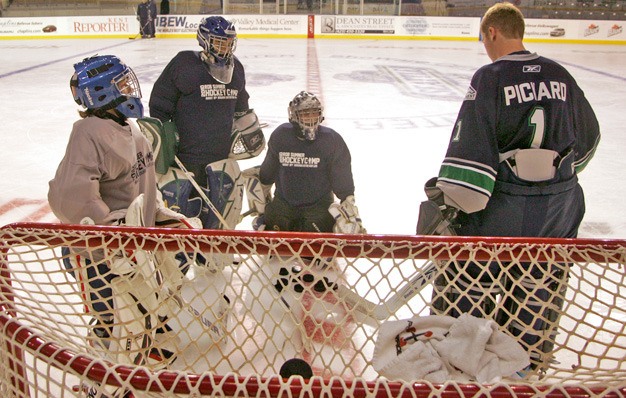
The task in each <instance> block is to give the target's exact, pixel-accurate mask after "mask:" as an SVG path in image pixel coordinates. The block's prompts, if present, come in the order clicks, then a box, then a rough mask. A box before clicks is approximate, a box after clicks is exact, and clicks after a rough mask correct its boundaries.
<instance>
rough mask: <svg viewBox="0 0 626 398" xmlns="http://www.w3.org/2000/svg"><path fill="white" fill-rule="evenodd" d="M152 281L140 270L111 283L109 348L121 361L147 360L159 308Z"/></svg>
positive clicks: (141, 363)
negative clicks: (112, 305) (112, 320)
mask: <svg viewBox="0 0 626 398" xmlns="http://www.w3.org/2000/svg"><path fill="white" fill-rule="evenodd" d="M152 285H153V284H152V283H150V281H149V280H146V278H144V276H143V275H142V274H141V273H140V272H137V273H134V274H132V275H123V276H120V277H119V278H116V279H114V280H113V281H112V283H111V288H112V290H113V293H114V294H113V297H114V301H115V323H114V326H113V328H112V336H111V338H112V341H111V344H110V348H109V349H110V350H111V352H112V353H116V354H117V360H118V362H120V363H126V364H135V365H146V364H150V361H149V358H150V353H151V350H152V348H153V344H154V334H155V331H156V327H157V324H158V317H157V311H158V308H159V300H158V294H157V291H156V290H155V289H154V286H152ZM162 365H165V364H162Z"/></svg>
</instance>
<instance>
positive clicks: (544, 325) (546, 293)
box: [496, 265, 568, 369]
mask: <svg viewBox="0 0 626 398" xmlns="http://www.w3.org/2000/svg"><path fill="white" fill-rule="evenodd" d="M503 279H504V285H505V291H506V292H508V293H507V294H506V295H505V297H504V301H503V309H502V310H501V311H499V312H498V314H497V316H496V321H497V322H498V324H499V325H501V326H503V327H505V328H507V329H508V330H509V331H510V332H511V334H512V335H513V336H521V337H520V338H521V341H522V344H523V345H524V347H525V348H526V350H527V351H528V352H529V354H530V357H531V367H532V368H533V369H536V368H547V367H548V365H549V362H550V361H551V360H552V350H553V348H554V340H555V338H556V333H557V329H558V325H559V318H560V314H561V310H562V308H563V303H564V299H565V293H566V290H567V279H568V272H567V270H565V269H564V268H562V267H561V266H559V267H558V268H557V267H552V269H550V270H548V269H546V266H541V265H534V266H532V269H531V272H530V273H528V272H523V271H522V270H521V269H520V267H517V266H516V267H512V268H511V270H509V272H507V274H506V275H505V277H504V278H503Z"/></svg>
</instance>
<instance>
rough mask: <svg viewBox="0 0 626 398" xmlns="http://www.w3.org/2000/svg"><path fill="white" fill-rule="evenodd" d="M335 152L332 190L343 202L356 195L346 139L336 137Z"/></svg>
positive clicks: (332, 167)
mask: <svg viewBox="0 0 626 398" xmlns="http://www.w3.org/2000/svg"><path fill="white" fill-rule="evenodd" d="M334 148H335V150H334V151H333V155H332V161H331V169H330V175H331V177H330V181H331V186H332V190H333V192H334V193H335V195H336V196H337V197H338V198H339V199H340V200H341V201H343V200H345V199H346V198H347V197H348V196H350V195H354V179H353V176H352V157H351V155H350V150H349V149H348V145H346V142H345V141H344V139H343V138H342V137H341V136H340V135H339V134H336V135H335V145H334Z"/></svg>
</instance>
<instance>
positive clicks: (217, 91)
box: [200, 84, 239, 100]
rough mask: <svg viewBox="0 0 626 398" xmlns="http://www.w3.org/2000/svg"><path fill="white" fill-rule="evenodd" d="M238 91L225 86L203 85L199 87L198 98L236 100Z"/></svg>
mask: <svg viewBox="0 0 626 398" xmlns="http://www.w3.org/2000/svg"><path fill="white" fill-rule="evenodd" d="M238 94H239V90H237V89H234V88H226V85H225V84H203V85H201V86H200V96H201V97H202V98H204V99H206V100H224V99H225V100H228V99H232V100H236V99H237V95H238Z"/></svg>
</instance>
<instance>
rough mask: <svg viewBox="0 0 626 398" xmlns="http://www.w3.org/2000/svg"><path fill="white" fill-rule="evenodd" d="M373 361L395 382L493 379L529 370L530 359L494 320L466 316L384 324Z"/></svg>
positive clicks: (487, 381) (376, 366)
mask: <svg viewBox="0 0 626 398" xmlns="http://www.w3.org/2000/svg"><path fill="white" fill-rule="evenodd" d="M372 362H373V366H374V369H375V370H376V371H377V372H378V373H379V374H380V375H381V376H384V377H387V378H389V379H394V380H405V381H414V380H427V381H430V382H433V383H442V382H444V381H446V380H457V381H469V380H475V381H477V382H479V383H493V382H496V381H498V380H500V379H501V378H502V377H507V376H511V375H513V374H514V373H515V372H517V371H519V370H521V369H524V368H525V367H526V366H528V364H529V363H530V358H529V356H528V353H527V352H526V350H524V348H523V347H522V346H521V345H519V344H518V343H517V342H516V341H515V339H513V338H512V337H511V336H508V335H506V334H504V333H502V332H501V331H499V330H498V325H497V324H496V323H495V322H494V321H491V320H486V319H481V318H476V317H474V316H471V315H469V314H464V315H462V316H461V317H459V318H458V319H457V318H452V317H449V316H443V315H433V316H427V317H415V318H411V319H408V320H402V321H391V322H386V323H384V324H382V325H381V327H380V329H379V332H378V338H377V340H376V346H375V348H374V357H373V360H372Z"/></svg>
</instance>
